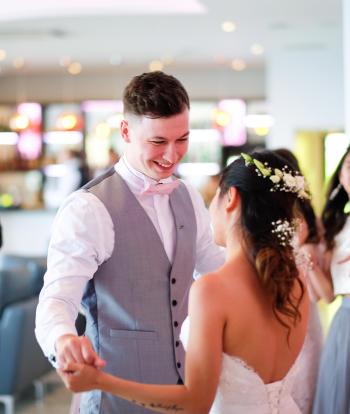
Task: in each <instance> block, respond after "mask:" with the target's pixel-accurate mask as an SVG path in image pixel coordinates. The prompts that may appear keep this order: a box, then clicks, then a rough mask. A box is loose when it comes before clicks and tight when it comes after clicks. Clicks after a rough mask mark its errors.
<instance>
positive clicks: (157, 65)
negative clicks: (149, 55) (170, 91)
mask: <svg viewBox="0 0 350 414" xmlns="http://www.w3.org/2000/svg"><path fill="white" fill-rule="evenodd" d="M163 67H164V63H163V62H161V61H160V60H152V62H151V63H150V64H149V65H148V68H149V70H150V72H154V71H156V70H163Z"/></svg>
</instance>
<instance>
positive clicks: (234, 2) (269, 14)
mask: <svg viewBox="0 0 350 414" xmlns="http://www.w3.org/2000/svg"><path fill="white" fill-rule="evenodd" d="M4 3H5V2H4ZM341 3H342V1H341V0H321V1H320V0H95V1H94V0H59V1H58V0H51V1H50V0H31V1H30V2H29V1H28V3H26V2H25V0H8V1H7V2H6V4H2V5H1V9H0V49H4V50H5V51H6V58H5V60H3V61H1V62H0V75H1V74H7V73H12V72H15V71H22V72H32V71H41V72H45V71H49V72H54V71H57V72H58V71H63V70H65V69H64V68H63V67H62V66H60V62H61V64H62V60H64V58H69V59H70V60H72V61H78V62H80V63H81V64H82V67H83V71H89V70H92V69H93V70H95V69H96V68H97V69H108V68H113V67H115V66H118V65H119V66H133V65H138V66H139V65H145V67H147V65H148V63H149V62H150V61H151V60H154V59H163V60H165V61H167V62H168V64H171V65H178V66H197V65H208V66H215V65H230V63H231V62H232V60H233V59H237V58H240V59H244V60H245V61H246V62H247V64H248V68H249V67H250V66H254V67H256V66H263V65H264V62H265V59H266V56H268V55H269V54H271V53H273V52H274V51H275V50H278V49H289V50H294V49H304V50H305V49H315V48H316V49H324V48H329V47H332V46H333V45H334V44H335V42H339V39H340V40H341V23H342V17H341V11H342V10H341ZM26 4H27V6H26ZM225 20H232V21H233V22H234V23H235V24H236V30H235V31H234V32H231V33H225V32H223V31H222V29H221V24H222V22H223V21H225ZM253 44H261V45H262V46H264V48H265V53H264V54H263V55H260V56H255V55H253V54H252V53H251V51H250V48H251V46H252V45H253ZM15 59H17V62H20V60H18V59H23V60H24V67H22V68H19V69H15V68H14V66H13V62H14V61H15ZM66 60H67V59H66ZM111 62H112V64H114V65H112V64H111ZM18 66H21V65H20V64H19V65H18Z"/></svg>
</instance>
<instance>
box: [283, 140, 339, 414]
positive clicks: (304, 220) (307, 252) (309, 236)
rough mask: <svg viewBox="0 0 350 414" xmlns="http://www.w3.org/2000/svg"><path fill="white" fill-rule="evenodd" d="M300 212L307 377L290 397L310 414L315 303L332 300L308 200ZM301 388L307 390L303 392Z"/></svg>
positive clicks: (315, 362) (318, 334)
mask: <svg viewBox="0 0 350 414" xmlns="http://www.w3.org/2000/svg"><path fill="white" fill-rule="evenodd" d="M275 152H276V153H277V154H278V155H280V156H281V157H283V158H284V159H285V160H286V161H288V163H289V165H292V166H293V169H294V170H296V171H299V172H300V173H301V170H300V166H299V163H298V160H297V158H296V157H295V155H294V154H293V153H292V152H291V151H289V150H288V149H286V148H280V149H277V150H275ZM298 205H299V209H300V212H301V215H302V217H301V219H300V220H301V223H300V225H299V232H298V237H297V239H296V241H297V245H296V260H297V264H298V268H299V270H300V271H301V272H302V273H303V275H304V277H305V280H306V282H307V290H308V294H309V298H310V302H311V303H310V318H309V325H308V332H307V335H306V340H305V346H304V349H303V355H302V356H301V357H302V358H303V359H304V363H303V364H302V368H303V369H304V371H305V373H304V376H305V378H307V381H306V383H303V382H298V381H297V382H296V384H295V387H294V389H293V392H292V395H293V397H294V399H295V401H296V402H297V404H298V405H299V407H300V409H301V411H302V413H303V414H310V413H311V411H312V404H313V399H314V395H315V390H316V381H317V375H318V369H319V362H320V357H321V351H322V346H323V332H322V326H321V321H320V316H319V311H318V306H317V302H318V301H319V300H320V299H323V300H325V301H326V302H331V301H332V300H333V297H334V296H333V290H332V283H331V280H330V277H329V276H328V275H327V274H325V273H324V272H323V269H322V267H321V263H320V236H319V229H318V227H319V226H318V225H317V220H316V215H315V212H314V209H313V207H312V204H311V201H310V200H309V199H299V200H298ZM305 386H306V387H309V391H308V392H305Z"/></svg>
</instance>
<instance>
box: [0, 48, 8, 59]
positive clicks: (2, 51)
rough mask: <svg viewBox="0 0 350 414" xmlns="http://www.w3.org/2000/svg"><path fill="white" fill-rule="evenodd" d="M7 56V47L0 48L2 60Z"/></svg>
mask: <svg viewBox="0 0 350 414" xmlns="http://www.w3.org/2000/svg"><path fill="white" fill-rule="evenodd" d="M6 56H7V53H6V50H5V49H0V61H1V60H5V59H6Z"/></svg>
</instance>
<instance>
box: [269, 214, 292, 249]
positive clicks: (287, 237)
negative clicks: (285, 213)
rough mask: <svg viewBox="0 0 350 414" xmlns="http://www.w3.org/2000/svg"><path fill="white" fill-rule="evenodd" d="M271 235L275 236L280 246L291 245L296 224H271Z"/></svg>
mask: <svg viewBox="0 0 350 414" xmlns="http://www.w3.org/2000/svg"><path fill="white" fill-rule="evenodd" d="M271 224H272V230H271V233H273V234H275V235H276V237H277V239H278V241H279V244H280V245H281V246H288V245H293V240H294V236H295V233H296V226H297V222H296V221H295V220H293V222H292V223H290V222H289V221H288V220H286V219H285V220H277V221H273V222H272V223H271Z"/></svg>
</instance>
